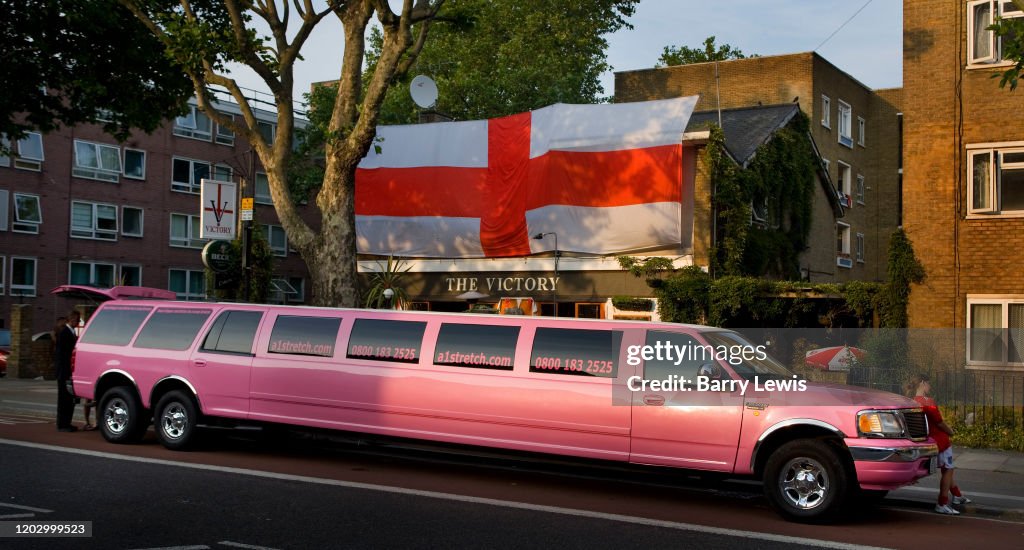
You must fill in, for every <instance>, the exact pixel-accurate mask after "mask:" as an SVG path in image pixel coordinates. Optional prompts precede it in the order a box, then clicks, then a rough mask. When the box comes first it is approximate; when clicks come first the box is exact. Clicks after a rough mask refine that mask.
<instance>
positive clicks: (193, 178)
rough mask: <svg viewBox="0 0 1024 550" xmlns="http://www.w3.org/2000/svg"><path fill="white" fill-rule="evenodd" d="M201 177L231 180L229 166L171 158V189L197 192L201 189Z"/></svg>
mask: <svg viewBox="0 0 1024 550" xmlns="http://www.w3.org/2000/svg"><path fill="white" fill-rule="evenodd" d="M203 179H215V180H217V181H231V167H230V166H224V165H221V164H217V165H213V164H211V163H209V162H205V161H201V160H192V159H184V158H178V157H175V158H174V159H173V160H172V168H171V189H172V190H174V191H184V192H186V193H196V194H198V193H199V192H200V191H202V186H203V181H202V180H203Z"/></svg>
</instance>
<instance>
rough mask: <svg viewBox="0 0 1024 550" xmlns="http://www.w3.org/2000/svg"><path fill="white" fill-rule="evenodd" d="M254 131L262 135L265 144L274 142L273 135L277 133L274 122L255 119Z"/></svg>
mask: <svg viewBox="0 0 1024 550" xmlns="http://www.w3.org/2000/svg"><path fill="white" fill-rule="evenodd" d="M256 131H257V132H259V133H260V136H262V137H263V141H265V142H266V143H267V145H273V144H274V135H275V134H276V133H277V125H276V124H273V123H270V122H264V121H262V120H257V121H256Z"/></svg>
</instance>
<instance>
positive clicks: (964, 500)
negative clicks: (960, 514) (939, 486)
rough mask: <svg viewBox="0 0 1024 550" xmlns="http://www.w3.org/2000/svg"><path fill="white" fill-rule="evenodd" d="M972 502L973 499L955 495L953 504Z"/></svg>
mask: <svg viewBox="0 0 1024 550" xmlns="http://www.w3.org/2000/svg"><path fill="white" fill-rule="evenodd" d="M971 502H973V501H972V500H971V499H969V498H967V497H964V496H960V497H953V504H956V505H957V506H960V505H962V504H970V503H971Z"/></svg>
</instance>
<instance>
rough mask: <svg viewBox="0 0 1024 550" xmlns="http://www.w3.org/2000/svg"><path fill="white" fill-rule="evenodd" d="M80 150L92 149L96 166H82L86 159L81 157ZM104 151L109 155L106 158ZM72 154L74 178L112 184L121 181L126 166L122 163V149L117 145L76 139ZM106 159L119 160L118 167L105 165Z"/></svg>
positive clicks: (72, 173)
mask: <svg viewBox="0 0 1024 550" xmlns="http://www.w3.org/2000/svg"><path fill="white" fill-rule="evenodd" d="M79 148H82V149H92V154H93V157H94V158H95V159H96V165H95V166H90V165H85V164H82V161H83V160H84V159H83V158H82V157H80V156H79ZM104 151H106V152H107V153H108V154H107V155H106V157H104V155H103V152H104ZM110 153H112V154H113V155H111V154H110ZM72 154H73V156H74V161H73V164H72V168H71V175H72V176H75V177H76V178H83V179H88V180H96V181H106V182H110V183H117V182H118V181H119V180H120V179H121V171H122V170H123V167H124V164H123V163H122V162H121V149H120V148H119V147H117V146H116V145H109V144H106V143H97V142H95V141H86V140H84V139H76V140H74V150H73V153H72ZM104 159H106V160H112V159H117V166H106V165H105V164H104Z"/></svg>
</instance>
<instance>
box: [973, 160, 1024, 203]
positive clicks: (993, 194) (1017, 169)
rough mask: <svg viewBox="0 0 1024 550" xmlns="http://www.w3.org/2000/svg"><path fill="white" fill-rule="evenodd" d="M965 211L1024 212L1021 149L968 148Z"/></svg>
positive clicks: (1023, 162) (1023, 170)
mask: <svg viewBox="0 0 1024 550" xmlns="http://www.w3.org/2000/svg"><path fill="white" fill-rule="evenodd" d="M967 157H968V163H967V166H968V169H969V170H970V171H971V172H970V176H971V190H970V193H968V212H969V213H972V214H1006V213H1022V212H1024V147H1006V148H992V149H988V148H985V149H969V150H968V151H967Z"/></svg>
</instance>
